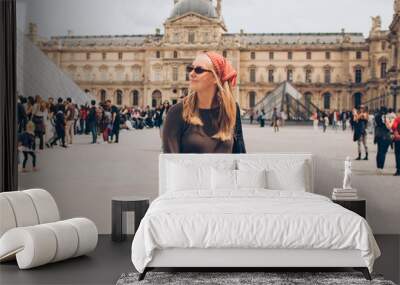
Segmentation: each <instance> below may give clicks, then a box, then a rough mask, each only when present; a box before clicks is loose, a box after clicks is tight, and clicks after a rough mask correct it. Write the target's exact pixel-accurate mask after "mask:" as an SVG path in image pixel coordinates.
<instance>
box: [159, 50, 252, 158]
mask: <svg viewBox="0 0 400 285" xmlns="http://www.w3.org/2000/svg"><path fill="white" fill-rule="evenodd" d="M187 71H188V72H189V75H190V88H189V94H188V96H186V97H185V98H184V99H183V102H181V103H178V104H176V105H174V106H172V107H171V108H170V109H169V111H168V115H167V118H166V120H165V125H164V129H163V133H162V141H163V151H164V152H165V153H245V152H246V149H245V145H244V141H243V136H242V126H241V122H240V109H239V106H238V105H237V104H236V103H235V99H234V97H233V95H232V91H231V90H232V88H233V87H234V86H235V85H236V78H237V72H236V71H235V70H234V69H233V67H232V66H231V64H230V63H229V62H228V61H227V60H226V59H225V58H224V57H222V56H221V55H219V54H217V53H215V52H205V53H201V54H199V55H198V56H197V57H196V59H195V60H194V62H193V64H192V65H191V66H188V67H187Z"/></svg>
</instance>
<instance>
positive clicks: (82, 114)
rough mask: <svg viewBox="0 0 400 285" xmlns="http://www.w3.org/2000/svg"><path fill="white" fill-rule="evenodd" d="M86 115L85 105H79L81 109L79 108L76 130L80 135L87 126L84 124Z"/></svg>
mask: <svg viewBox="0 0 400 285" xmlns="http://www.w3.org/2000/svg"><path fill="white" fill-rule="evenodd" d="M95 103H96V102H95ZM87 116H88V108H87V106H85V105H81V109H80V110H79V132H78V134H80V135H82V134H84V133H85V130H86V128H87V126H86V120H87Z"/></svg>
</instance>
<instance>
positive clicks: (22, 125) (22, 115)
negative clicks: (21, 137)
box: [17, 96, 28, 133]
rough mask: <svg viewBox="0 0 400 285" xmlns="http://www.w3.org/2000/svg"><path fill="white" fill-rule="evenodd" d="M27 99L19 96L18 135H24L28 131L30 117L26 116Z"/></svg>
mask: <svg viewBox="0 0 400 285" xmlns="http://www.w3.org/2000/svg"><path fill="white" fill-rule="evenodd" d="M24 102H25V98H24V97H22V96H19V98H18V104H17V120H18V133H22V132H23V131H25V130H26V124H27V123H28V117H27V115H26V111H25V107H24Z"/></svg>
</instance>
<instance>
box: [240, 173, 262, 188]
mask: <svg viewBox="0 0 400 285" xmlns="http://www.w3.org/2000/svg"><path fill="white" fill-rule="evenodd" d="M236 175H237V178H236V179H237V187H238V189H240V188H267V185H268V184H267V175H266V170H265V169H262V170H240V169H239V170H236Z"/></svg>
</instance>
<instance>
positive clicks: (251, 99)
mask: <svg viewBox="0 0 400 285" xmlns="http://www.w3.org/2000/svg"><path fill="white" fill-rule="evenodd" d="M255 105H256V92H254V91H251V92H250V93H249V107H250V108H253V107H254V106H255Z"/></svg>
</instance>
